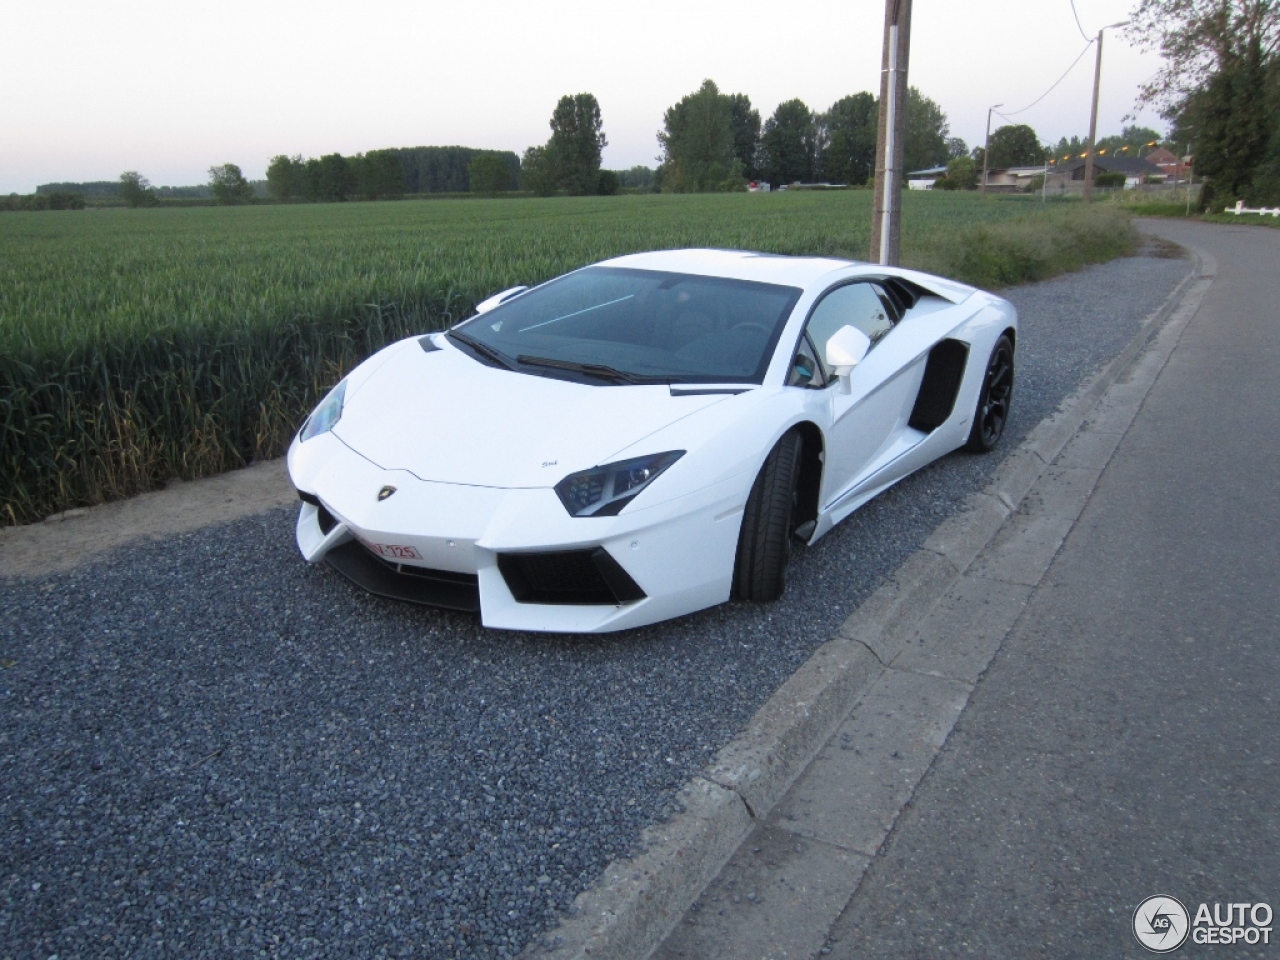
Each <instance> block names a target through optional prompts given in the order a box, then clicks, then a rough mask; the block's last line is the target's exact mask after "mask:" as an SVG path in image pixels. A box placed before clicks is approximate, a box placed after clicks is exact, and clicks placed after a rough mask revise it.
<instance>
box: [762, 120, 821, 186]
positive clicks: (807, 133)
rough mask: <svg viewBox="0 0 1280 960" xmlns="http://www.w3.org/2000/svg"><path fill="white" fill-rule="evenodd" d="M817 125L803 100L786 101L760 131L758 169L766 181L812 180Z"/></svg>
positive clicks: (815, 164)
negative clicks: (760, 160) (760, 169)
mask: <svg viewBox="0 0 1280 960" xmlns="http://www.w3.org/2000/svg"><path fill="white" fill-rule="evenodd" d="M818 144H819V139H818V124H817V120H816V118H815V117H814V115H813V112H812V111H811V110H810V109H809V108H808V107H807V106H805V104H804V101H803V100H787V101H785V102H783V103H780V104H778V108H777V109H776V110H774V111H773V116H771V117H770V118H769V119H768V120H766V121H765V123H764V131H763V132H762V133H761V134H760V151H761V153H762V154H763V160H762V162H761V167H762V168H763V170H762V172H763V174H764V177H765V179H766V180H768V181H769V182H770V183H775V184H784V183H796V182H801V183H812V182H813V181H814V180H815V179H816V177H815V168H816V166H817V160H818Z"/></svg>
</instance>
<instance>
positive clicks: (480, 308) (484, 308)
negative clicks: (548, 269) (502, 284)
mask: <svg viewBox="0 0 1280 960" xmlns="http://www.w3.org/2000/svg"><path fill="white" fill-rule="evenodd" d="M528 289H529V288H528V287H512V288H511V289H510V290H503V291H502V292H501V293H495V294H494V295H493V296H492V297H490V298H489V299H488V300H482V301H480V303H477V304H476V316H479V315H480V314H482V313H488V312H489V311H490V310H492V309H493V308H494V307H496V306H497V305H498V304H500V303H503V302H504V301H507V300H510V299H511V298H512V297H514V296H516V295H517V294H521V293H524V292H525V291H526V290H528Z"/></svg>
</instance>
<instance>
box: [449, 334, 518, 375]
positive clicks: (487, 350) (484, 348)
mask: <svg viewBox="0 0 1280 960" xmlns="http://www.w3.org/2000/svg"><path fill="white" fill-rule="evenodd" d="M445 336H446V337H449V338H451V339H453V340H457V341H458V342H459V343H463V344H466V345H467V346H468V347H470V348H471V349H472V350H474V351H475V352H476V353H478V354H480V356H482V357H484V358H486V359H488V360H492V361H493V362H494V363H496V364H497V365H498V366H500V367H502V368H503V369H504V370H514V369H515V366H514V364H512V362H511V361H510V360H508V359H507V358H506V357H505V356H503V355H502V354H501V353H499V352H498V351H497V350H495V349H493V347H491V346H489V345H488V344H487V343H482V342H481V341H479V340H477V339H476V338H475V337H472V336H468V335H467V334H465V333H459V332H458V331H457V330H450V331H448V332H447V333H446V334H445Z"/></svg>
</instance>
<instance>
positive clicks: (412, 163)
mask: <svg viewBox="0 0 1280 960" xmlns="http://www.w3.org/2000/svg"><path fill="white" fill-rule="evenodd" d="M519 171H520V161H519V159H518V158H517V157H516V155H515V154H514V153H512V152H510V151H498V150H475V149H472V148H470V147H408V148H402V149H391V150H370V151H369V152H368V153H362V154H356V155H355V156H354V157H344V156H343V155H342V154H340V153H330V154H326V155H325V156H323V157H319V158H315V157H312V158H310V159H307V160H304V159H303V158H302V157H301V156H295V157H287V156H284V155H283V154H282V155H280V156H276V157H273V158H272V159H271V163H270V164H269V165H268V167H267V192H268V194H269V195H270V196H271V197H272V198H273V199H275V200H282V201H288V200H301V201H306V202H311V203H315V202H320V201H328V202H333V201H341V200H348V199H350V198H352V197H356V196H358V197H362V198H364V199H366V200H389V199H394V198H397V197H401V196H403V195H404V194H406V193H465V192H468V191H475V192H477V193H498V192H501V191H504V190H513V189H515V188H516V187H517V185H518V182H519Z"/></svg>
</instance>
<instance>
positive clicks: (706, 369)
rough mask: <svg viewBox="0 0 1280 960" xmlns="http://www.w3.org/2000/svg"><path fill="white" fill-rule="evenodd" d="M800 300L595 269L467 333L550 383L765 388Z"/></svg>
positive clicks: (750, 288)
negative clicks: (759, 385) (551, 379)
mask: <svg viewBox="0 0 1280 960" xmlns="http://www.w3.org/2000/svg"><path fill="white" fill-rule="evenodd" d="M799 296H800V290H799V289H797V288H795V287H784V286H778V285H776V284H771V283H754V282H750V281H746V280H726V279H723V278H721V277H699V276H693V275H689V274H680V273H664V272H659V271H653V270H628V269H624V268H620V267H590V268H588V269H586V270H579V271H578V272H576V273H571V274H569V275H568V276H564V277H560V278H559V279H558V280H553V281H551V282H550V283H547V284H544V285H543V286H541V287H538V288H536V289H534V290H531V291H529V292H528V293H526V294H523V295H521V296H520V297H517V298H516V299H514V300H512V301H510V302H508V303H504V304H502V305H501V306H498V307H495V308H494V309H493V310H490V311H489V312H488V313H485V314H483V315H481V316H478V317H474V318H473V319H471V320H468V321H467V322H466V323H464V324H462V325H461V326H459V327H458V328H457V330H458V332H459V333H461V334H463V335H464V336H465V337H466V338H469V339H471V340H474V341H478V342H479V343H480V344H482V345H483V346H484V347H487V348H489V350H490V351H496V352H497V353H498V354H500V355H501V359H503V360H504V361H506V362H507V364H508V365H510V366H511V367H512V368H514V369H517V370H520V371H522V372H525V373H530V374H537V375H540V376H552V377H561V378H564V379H571V380H581V381H583V382H589V383H601V384H605V383H760V382H762V381H763V380H764V374H765V370H766V369H767V368H768V366H769V360H770V358H771V357H772V356H773V348H774V346H775V345H776V344H777V341H778V337H779V335H780V334H781V333H782V327H783V325H784V324H785V323H786V320H787V317H788V316H789V315H790V313H791V308H792V307H793V306H795V303H796V300H797V299H798V298H799ZM459 339H462V338H461V337H460V338H459ZM464 342H465V341H464ZM473 349H474V348H473ZM491 359H492V358H491Z"/></svg>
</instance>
